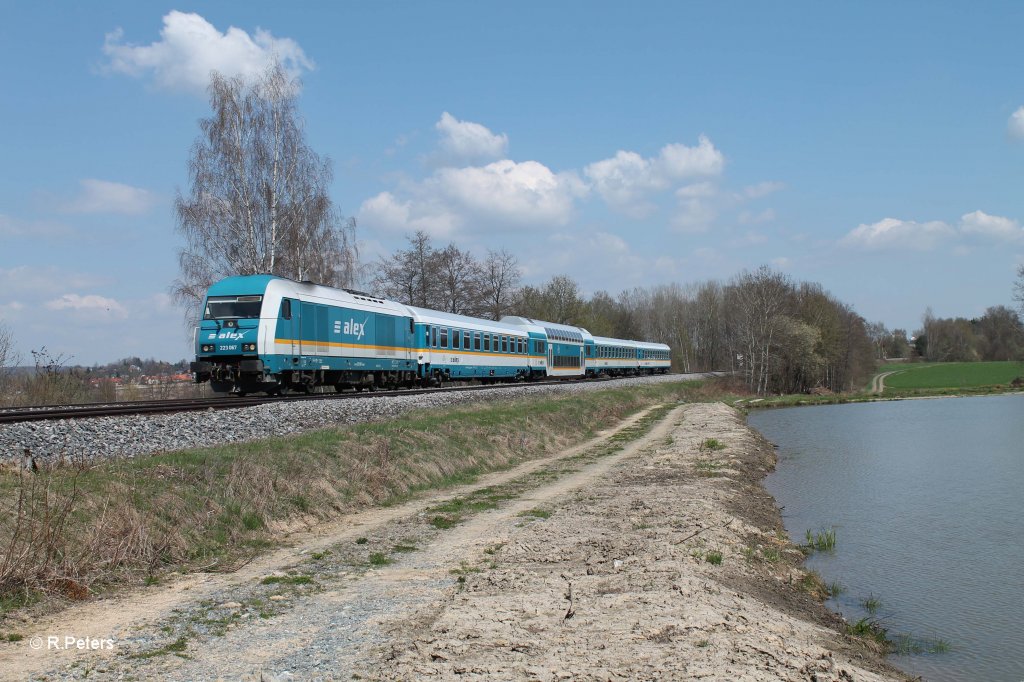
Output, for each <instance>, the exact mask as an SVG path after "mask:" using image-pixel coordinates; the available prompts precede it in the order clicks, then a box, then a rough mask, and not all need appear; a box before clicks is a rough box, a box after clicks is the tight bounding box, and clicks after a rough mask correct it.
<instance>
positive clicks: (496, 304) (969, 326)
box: [370, 232, 1024, 394]
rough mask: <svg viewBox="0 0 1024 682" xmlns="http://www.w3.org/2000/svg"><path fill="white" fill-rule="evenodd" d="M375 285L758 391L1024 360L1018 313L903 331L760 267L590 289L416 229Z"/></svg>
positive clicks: (929, 319)
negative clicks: (898, 363) (628, 345)
mask: <svg viewBox="0 0 1024 682" xmlns="http://www.w3.org/2000/svg"><path fill="white" fill-rule="evenodd" d="M373 271H374V273H375V275H374V276H373V277H372V278H370V287H371V288H372V289H373V290H374V292H375V293H377V294H379V295H383V296H387V297H389V298H392V299H395V300H398V301H401V302H403V303H407V304H410V305H415V306H420V307H423V308H431V309H434V310H442V311H445V312H450V313H456V314H461V315H470V316H474V317H483V318H488V319H499V318H500V317H502V316H503V315H509V314H515V315H524V316H526V317H531V318H536V319H541V320H548V321H551V322H560V323H565V324H573V325H578V326H580V327H584V328H586V329H587V330H588V331H590V333H592V334H594V335H596V336H610V337H616V338H626V339H640V340H645V341H656V342H662V343H667V344H669V345H670V346H671V347H672V360H673V366H674V368H675V369H676V370H678V371H682V372H703V371H712V370H724V371H734V372H737V373H739V374H740V375H742V376H743V378H744V380H745V382H746V384H747V387H748V388H749V389H750V390H752V391H755V392H757V393H759V394H766V393H801V392H807V391H811V390H814V389H827V390H830V391H836V392H839V391H849V390H854V389H857V388H860V387H861V386H863V385H864V384H865V383H866V382H867V380H868V378H869V377H870V376H871V374H872V373H873V372H874V370H875V366H876V363H877V361H878V360H882V359H885V358H923V359H926V360H937V361H945V360H1015V359H1022V358H1024V326H1022V324H1021V319H1020V317H1019V315H1018V314H1017V313H1016V311H1014V310H1012V309H1010V308H1006V307H1005V306H996V307H993V308H989V309H988V310H987V311H986V313H985V315H984V316H983V317H982V318H980V319H977V320H964V319H962V318H957V319H938V318H935V317H934V316H933V314H932V312H931V310H930V309H929V310H928V311H927V312H926V313H925V315H924V318H923V320H924V321H923V327H922V328H921V329H920V330H916V331H915V332H914V333H913V335H911V336H908V334H907V331H906V330H903V329H895V330H889V329H887V328H886V327H885V325H884V324H881V323H868V322H866V321H865V320H864V318H862V317H861V316H860V315H858V314H857V313H856V312H855V311H854V310H853V308H852V307H851V306H849V305H847V304H845V303H843V302H842V301H839V300H838V299H837V298H835V297H834V296H832V295H831V294H830V293H828V292H827V291H825V290H824V289H823V288H822V287H821V285H820V284H816V283H812V282H796V281H793V280H792V279H790V278H789V277H788V276H786V275H785V274H782V273H779V272H776V271H773V270H771V269H770V268H767V267H762V268H760V269H758V270H756V271H754V272H742V273H740V274H738V275H736V276H735V277H733V278H732V279H730V280H728V281H726V282H719V281H707V282H699V283H694V284H688V285H680V284H667V285H661V286H656V287H650V288H635V289H630V290H626V291H623V292H621V293H619V294H618V295H617V296H612V295H611V294H610V293H608V292H607V291H598V292H596V293H594V294H593V295H592V296H590V297H589V298H585V297H584V296H583V295H582V293H581V291H580V287H579V285H578V284H577V283H576V282H575V281H573V280H572V279H571V278H569V277H566V276H562V275H558V276H555V277H552V278H551V279H550V280H549V281H548V282H547V283H545V284H543V285H540V286H536V287H535V286H522V285H521V283H520V271H519V267H518V262H517V260H516V258H515V257H514V256H513V255H512V254H510V253H508V252H507V251H500V252H493V251H492V252H488V254H487V257H486V258H485V259H483V260H478V259H476V258H475V257H474V256H473V255H472V254H470V253H469V252H468V251H464V250H462V249H460V248H459V247H458V246H456V245H455V244H449V245H448V246H446V247H443V248H438V247H436V246H434V244H433V243H432V241H431V239H430V237H429V236H428V235H426V234H424V233H423V232H418V233H416V234H415V235H413V236H412V237H409V239H408V247H407V248H404V249H398V250H397V251H395V252H394V253H393V254H391V255H390V256H388V257H384V258H381V259H380V260H379V261H378V262H377V263H375V264H374V267H373Z"/></svg>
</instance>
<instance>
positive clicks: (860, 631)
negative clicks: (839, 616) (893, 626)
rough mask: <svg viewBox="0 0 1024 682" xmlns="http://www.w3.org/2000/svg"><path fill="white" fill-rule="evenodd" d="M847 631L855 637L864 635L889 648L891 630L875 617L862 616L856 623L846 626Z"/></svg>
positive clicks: (865, 637)
mask: <svg viewBox="0 0 1024 682" xmlns="http://www.w3.org/2000/svg"><path fill="white" fill-rule="evenodd" d="M846 631H847V632H848V633H849V634H851V635H853V636H854V637H863V638H864V639H870V640H871V641H873V642H875V643H877V644H881V645H882V646H884V647H886V648H889V646H890V642H889V637H888V633H889V631H888V630H887V629H886V628H884V627H882V626H881V624H879V622H878V621H877V620H875V619H874V618H861V619H860V620H858V621H857V622H855V623H850V624H849V625H847V626H846Z"/></svg>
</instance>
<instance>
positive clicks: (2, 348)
mask: <svg viewBox="0 0 1024 682" xmlns="http://www.w3.org/2000/svg"><path fill="white" fill-rule="evenodd" d="M16 364H18V354H17V353H16V352H15V351H14V337H13V335H12V334H11V329H10V327H8V326H7V325H6V324H4V322H3V321H0V382H2V381H3V371H4V370H5V369H7V368H8V367H10V366H13V365H16Z"/></svg>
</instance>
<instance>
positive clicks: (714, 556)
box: [704, 552, 722, 566]
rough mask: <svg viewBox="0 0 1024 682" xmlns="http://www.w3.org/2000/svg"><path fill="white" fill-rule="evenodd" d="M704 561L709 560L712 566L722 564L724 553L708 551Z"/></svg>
mask: <svg viewBox="0 0 1024 682" xmlns="http://www.w3.org/2000/svg"><path fill="white" fill-rule="evenodd" d="M704 561H706V562H708V563H709V564H711V565H712V566H721V565H722V553H721V552H708V553H707V554H705V555H704Z"/></svg>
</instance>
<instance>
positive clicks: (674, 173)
mask: <svg viewBox="0 0 1024 682" xmlns="http://www.w3.org/2000/svg"><path fill="white" fill-rule="evenodd" d="M657 163H658V165H659V166H660V170H661V172H662V173H664V174H665V175H666V176H668V177H669V178H672V179H674V180H679V179H682V178H695V177H700V176H702V175H705V176H706V175H721V174H722V170H723V169H724V168H725V157H724V156H723V155H722V152H720V151H718V150H717V149H715V145H713V144H711V140H709V139H708V138H707V137H705V136H704V135H701V136H700V138H699V140H698V142H697V146H696V147H687V146H686V145H685V144H668V145H665V146H664V147H662V148H661V154H660V156H659V157H658V161H657Z"/></svg>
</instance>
